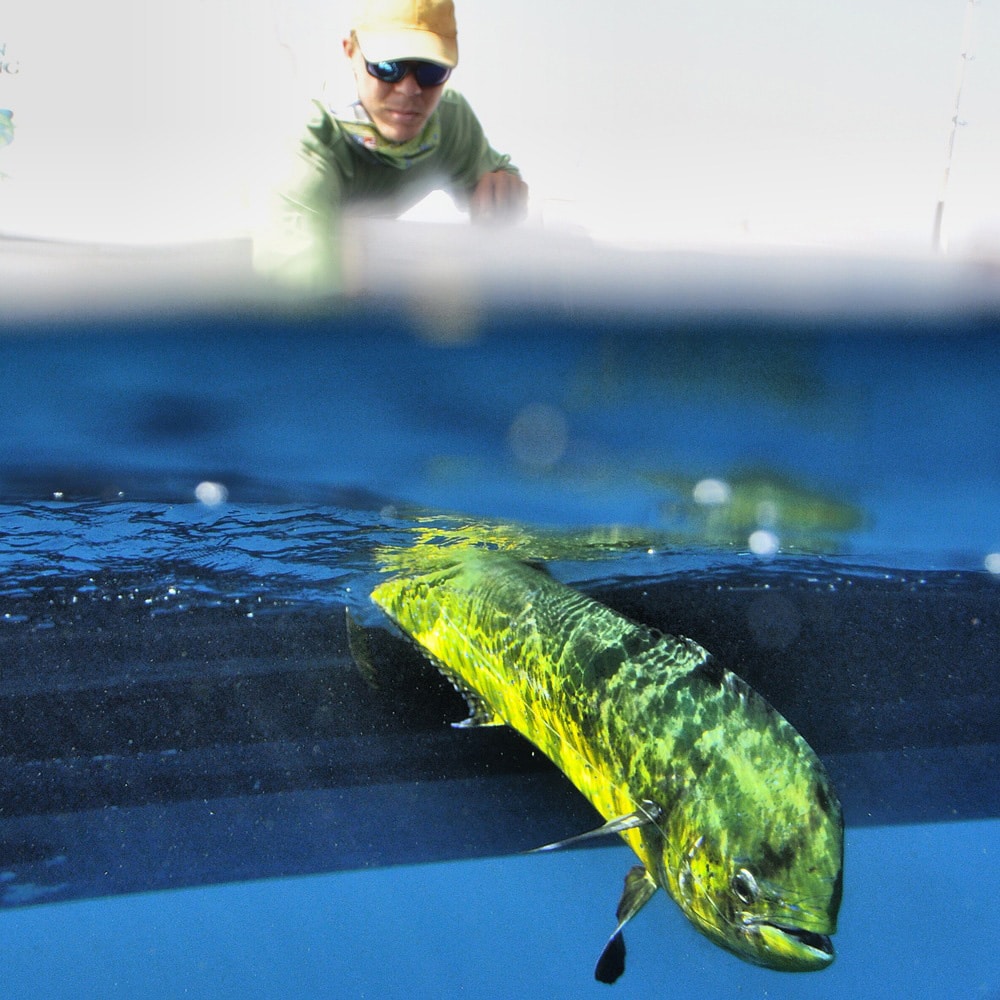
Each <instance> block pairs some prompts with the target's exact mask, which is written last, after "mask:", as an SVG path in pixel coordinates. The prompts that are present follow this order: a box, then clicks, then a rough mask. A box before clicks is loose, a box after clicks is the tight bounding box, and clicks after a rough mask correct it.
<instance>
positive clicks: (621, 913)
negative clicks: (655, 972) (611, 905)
mask: <svg viewBox="0 0 1000 1000" xmlns="http://www.w3.org/2000/svg"><path fill="white" fill-rule="evenodd" d="M655 892H656V883H655V882H654V881H653V879H652V878H651V877H650V874H649V872H647V871H646V869H645V868H643V866H642V865H636V866H635V867H634V868H630V869H629V872H628V874H627V875H626V876H625V889H624V891H623V892H622V898H621V899H620V900H619V901H618V908H617V910H615V916H616V917H617V918H618V926H617V927H616V928H615V930H614V933H613V934H612V935H611V937H609V938H608V943H607V944H606V945H605V946H604V950H603V951H602V952H601V956H600V958H598V960H597V965H596V966H595V967H594V978H595V979H596V980H597V981H598V982H599V983H613V982H614V981H615V980H616V979H617V978H618V977H619V976H620V975H621V974H622V973H623V972H624V971H625V937H624V935H623V934H622V928H623V927H624V926H625V925H626V924H627V923H628V922H629V921H630V920H631V919H632V918H633V917H634V916H635V915H636V914H637V913H638V912H639V911H640V910H641V909H642V908H643V907H644V906H645V905H646V904H647V903H648V902H649V901H650V899H652V898H653V895H654V893H655Z"/></svg>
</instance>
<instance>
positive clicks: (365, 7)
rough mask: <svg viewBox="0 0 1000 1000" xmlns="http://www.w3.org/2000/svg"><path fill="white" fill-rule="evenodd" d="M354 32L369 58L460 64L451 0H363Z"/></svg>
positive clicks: (375, 59)
mask: <svg viewBox="0 0 1000 1000" xmlns="http://www.w3.org/2000/svg"><path fill="white" fill-rule="evenodd" d="M354 33H355V34H356V35H357V37H358V44H359V45H360V46H361V51H362V52H363V53H364V55H365V58H366V59H367V60H368V61H369V62H391V61H392V60H394V59H426V60H428V61H429V62H436V63H441V65H442V66H456V65H457V64H458V29H457V27H456V26H455V6H454V4H453V3H452V0H364V2H363V3H362V4H361V9H360V11H359V13H358V15H357V17H356V18H355V21H354Z"/></svg>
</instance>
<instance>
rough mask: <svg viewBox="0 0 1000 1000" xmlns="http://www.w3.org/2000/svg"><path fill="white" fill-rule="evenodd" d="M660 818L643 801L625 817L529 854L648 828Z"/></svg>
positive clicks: (652, 807) (645, 801)
mask: <svg viewBox="0 0 1000 1000" xmlns="http://www.w3.org/2000/svg"><path fill="white" fill-rule="evenodd" d="M659 817H660V808H659V806H657V805H656V804H655V803H653V802H650V801H649V800H647V799H644V800H643V802H642V804H641V805H640V806H639V808H638V809H636V810H635V811H634V812H630V813H628V814H626V815H625V816H616V817H615V818H614V819H609V820H608V821H607V823H605V824H604V825H603V826H599V827H598V828H597V829H596V830H588V831H587V832H586V833H578V834H577V835H576V836H575V837H567V838H566V839H565V840H557V841H556V842H555V843H554V844H545V845H543V846H542V847H536V848H534V850H532V851H530V852H529V853H531V854H539V853H541V852H542V851H558V850H560V849H561V848H563V847H571V846H573V845H574V844H579V843H581V842H582V841H585V840H592V839H593V838H595V837H607V836H608V835H609V834H612V833H622V832H623V831H625V830H635V829H637V828H638V827H640V826H648V825H650V824H651V823H656V821H657V820H658V819H659Z"/></svg>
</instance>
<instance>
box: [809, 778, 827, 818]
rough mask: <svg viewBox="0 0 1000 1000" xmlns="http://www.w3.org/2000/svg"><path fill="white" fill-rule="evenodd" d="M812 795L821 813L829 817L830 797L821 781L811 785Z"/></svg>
mask: <svg viewBox="0 0 1000 1000" xmlns="http://www.w3.org/2000/svg"><path fill="white" fill-rule="evenodd" d="M813 794H814V795H815V798H816V804H817V805H818V806H819V807H820V809H822V810H823V812H824V813H825V814H826V815H827V816H829V815H830V808H831V806H830V795H829V793H828V792H827V790H826V784H825V783H824V782H822V781H817V782H815V784H814V785H813Z"/></svg>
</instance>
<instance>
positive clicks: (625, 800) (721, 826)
mask: <svg viewBox="0 0 1000 1000" xmlns="http://www.w3.org/2000/svg"><path fill="white" fill-rule="evenodd" d="M420 548H423V552H416V551H415V550H414V549H409V550H407V551H406V555H405V559H404V558H401V559H400V562H399V564H398V566H400V567H402V572H400V573H399V574H398V575H397V576H395V577H394V578H392V579H389V580H387V581H386V582H384V583H382V584H380V585H379V586H378V587H376V588H375V590H374V592H373V593H372V599H373V600H374V601H375V603H376V604H377V605H379V606H380V607H381V608H382V609H383V610H384V611H385V612H386V613H387V614H388V615H389V617H390V618H392V619H393V620H394V621H395V622H396V623H397V624H398V625H399V626H400V627H401V628H402V629H403V631H404V632H406V633H407V634H408V635H409V636H410V637H412V638H413V639H414V640H415V641H416V642H417V643H418V644H419V645H420V646H421V647H422V648H423V649H424V650H425V651H426V652H427V653H428V654H429V655H430V656H431V657H432V658H433V660H434V661H435V662H436V663H437V665H438V666H439V668H440V669H441V670H442V672H443V673H444V674H446V676H448V677H449V678H450V679H451V680H452V682H453V683H454V684H455V685H456V687H458V688H459V689H460V690H461V691H462V692H463V693H464V694H465V695H466V697H467V698H468V700H469V703H470V706H471V708H472V716H471V717H470V719H469V720H468V722H469V723H470V724H492V723H501V722H502V723H506V724H508V725H510V726H511V727H513V728H514V729H516V730H517V731H518V732H520V733H521V734H522V735H524V736H525V737H526V738H527V739H529V740H530V741H531V742H532V743H534V744H535V745H536V746H537V747H538V748H539V749H540V750H541V751H542V752H543V753H545V754H546V756H548V757H549V758H550V759H551V760H552V761H553V762H554V763H555V764H556V765H557V766H558V767H559V768H560V769H561V770H562V771H563V772H564V773H565V774H566V776H567V777H568V778H569V779H570V780H571V781H572V782H573V783H574V784H575V785H576V787H577V788H578V789H579V790H580V791H581V792H582V793H583V794H584V795H585V796H586V797H587V799H588V800H589V801H590V802H591V803H592V804H593V805H594V806H595V808H596V809H597V810H598V811H599V812H600V813H601V815H602V816H604V817H605V819H607V820H608V821H609V822H608V824H606V827H605V829H607V830H609V831H612V832H618V833H620V834H621V836H622V837H623V838H624V839H625V840H626V841H627V843H628V844H629V845H630V847H631V848H632V849H633V850H634V851H635V853H636V855H637V856H638V857H639V860H640V861H641V862H642V867H641V868H637V869H633V871H632V872H630V873H629V876H628V878H627V879H626V888H625V894H624V896H623V897H622V901H621V903H620V905H619V909H618V917H619V924H618V927H617V928H616V932H615V934H614V935H612V940H611V941H610V942H609V949H610V951H611V952H612V957H611V959H610V960H609V963H606V964H607V965H609V967H610V966H615V965H616V960H615V958H614V954H613V953H614V947H613V946H615V945H617V947H618V949H619V950H620V956H619V958H618V959H617V962H618V963H619V964H620V965H621V967H623V965H624V945H623V944H621V934H620V931H621V927H622V926H623V925H624V923H625V922H626V921H627V920H628V919H629V918H630V917H631V916H633V915H634V914H635V913H636V912H638V910H639V909H640V908H641V907H642V906H643V905H644V904H645V902H646V901H647V900H648V899H649V898H650V896H651V895H652V894H653V892H654V891H655V889H656V888H657V887H662V888H664V889H666V890H667V891H668V892H669V893H670V895H671V896H672V897H673V898H674V899H675V900H676V901H677V903H678V904H679V905H680V906H681V908H682V909H683V910H684V912H685V913H686V914H687V916H688V917H689V918H690V919H691V921H692V922H693V923H694V924H695V926H696V927H697V928H698V929H699V930H701V931H702V932H703V933H705V934H707V935H708V936H709V937H710V938H712V939H713V940H714V941H716V942H717V943H718V944H720V945H722V946H723V947H726V948H728V949H730V950H731V951H733V952H735V953H736V954H738V955H740V956H741V957H743V958H744V959H747V960H749V961H752V962H756V963H758V964H761V965H765V966H769V967H772V968H776V969H786V970H808V969H817V968H823V967H824V966H826V965H828V964H829V963H830V962H831V961H832V959H833V949H832V946H831V944H830V941H829V938H828V935H829V934H831V933H833V931H834V930H835V929H836V918H837V911H838V909H839V905H840V893H841V868H842V857H843V821H842V817H841V811H840V805H839V802H838V800H837V797H836V794H835V793H834V791H833V789H832V788H831V786H830V783H829V780H828V778H827V776H826V774H825V772H824V770H823V767H822V765H821V763H820V761H819V760H818V758H817V757H816V755H815V753H814V752H813V751H812V750H811V748H810V747H809V746H808V744H807V743H806V742H805V741H804V740H803V739H802V737H801V736H799V734H798V733H797V732H796V731H795V730H794V729H793V728H792V726H791V725H790V724H789V723H788V722H787V721H785V719H784V718H782V717H781V716H780V715H779V714H778V713H777V712H776V711H775V710H774V709H773V708H771V706H770V705H768V704H767V702H766V701H765V700H764V699H763V698H762V697H761V696H760V695H758V694H757V693H756V692H754V691H753V690H752V689H750V688H749V687H748V686H747V685H746V684H745V683H744V682H743V681H741V680H740V679H739V678H738V677H736V676H735V675H734V674H732V673H730V672H728V671H727V670H725V669H723V668H722V667H720V666H718V665H717V664H716V663H715V662H714V660H713V659H712V657H711V655H710V654H709V653H708V652H706V651H705V650H704V649H703V648H702V647H701V646H699V645H698V644H697V643H694V642H692V641H691V640H689V639H684V638H680V637H674V636H670V635H664V634H662V633H659V632H656V631H654V630H651V629H648V628H645V627H643V626H641V625H637V624H635V623H633V622H631V621H629V620H628V619H626V618H623V617H622V616H621V615H618V614H616V613H615V612H613V611H612V610H611V609H609V608H607V607H605V606H604V605H602V604H599V603H598V602H596V601H593V600H591V599H590V598H588V597H586V596H584V595H583V594H580V593H578V592H577V591H574V590H572V589H571V588H569V587H566V586H564V585H562V584H560V583H558V582H556V581H555V580H554V579H552V578H551V577H550V576H549V575H547V574H546V573H544V572H541V571H539V570H536V569H534V568H532V567H531V566H528V565H526V564H525V563H522V562H519V561H517V560H516V559H513V558H511V557H510V556H507V555H503V554H501V553H498V552H493V551H488V550H485V549H481V548H476V547H472V546H452V547H435V546H430V545H428V546H426V547H420ZM390 565H391V560H390ZM604 958H605V957H604V956H602V962H604ZM620 971H621V970H620V969H618V970H617V971H610V972H609V971H608V968H605V969H604V970H603V972H602V969H601V965H600V964H599V969H598V973H597V975H598V977H599V978H602V979H605V980H606V981H610V980H612V979H614V978H615V977H616V976H617V974H618V972H620Z"/></svg>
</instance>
